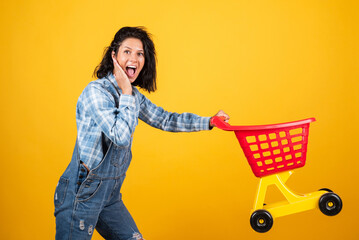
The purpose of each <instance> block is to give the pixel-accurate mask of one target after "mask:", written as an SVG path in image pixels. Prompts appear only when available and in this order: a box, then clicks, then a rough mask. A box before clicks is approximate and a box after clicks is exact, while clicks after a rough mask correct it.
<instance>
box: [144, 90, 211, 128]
mask: <svg viewBox="0 0 359 240" xmlns="http://www.w3.org/2000/svg"><path fill="white" fill-rule="evenodd" d="M138 94H140V112H139V118H140V119H141V120H142V121H144V122H145V123H147V124H149V125H150V126H152V127H155V128H158V129H162V130H164V131H169V132H195V131H201V130H209V129H210V128H209V121H210V117H200V116H198V115H196V114H193V113H182V114H179V113H175V112H167V111H165V110H164V109H163V108H161V107H158V106H156V105H155V104H153V103H152V102H151V101H150V100H148V99H147V98H146V97H145V96H144V95H143V94H141V93H139V92H138Z"/></svg>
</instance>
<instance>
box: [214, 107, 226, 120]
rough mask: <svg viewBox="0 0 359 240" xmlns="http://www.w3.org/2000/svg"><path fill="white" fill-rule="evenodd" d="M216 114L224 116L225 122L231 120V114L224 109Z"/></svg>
mask: <svg viewBox="0 0 359 240" xmlns="http://www.w3.org/2000/svg"><path fill="white" fill-rule="evenodd" d="M215 116H218V117H223V118H224V121H225V122H228V120H229V115H228V114H227V113H225V112H224V111H223V110H219V111H218V113H217V114H216V115H215Z"/></svg>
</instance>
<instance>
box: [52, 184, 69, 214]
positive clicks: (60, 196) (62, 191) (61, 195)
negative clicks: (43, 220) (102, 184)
mask: <svg viewBox="0 0 359 240" xmlns="http://www.w3.org/2000/svg"><path fill="white" fill-rule="evenodd" d="M68 185H69V180H68V179H67V178H64V177H60V180H59V182H58V183H57V187H56V190H55V196H54V204H55V208H57V207H60V206H61V205H62V204H63V203H64V200H65V197H66V191H67V187H68Z"/></svg>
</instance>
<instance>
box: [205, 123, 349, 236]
mask: <svg viewBox="0 0 359 240" xmlns="http://www.w3.org/2000/svg"><path fill="white" fill-rule="evenodd" d="M313 121H315V119H314V118H309V119H305V120H300V121H295V122H288V123H282V124H272V125H261V126H231V125H229V124H228V123H227V122H225V121H223V119H222V118H221V117H213V118H212V119H211V123H212V124H213V125H215V126H216V127H218V128H220V129H222V130H226V131H234V133H235V135H236V137H237V139H238V141H239V144H240V145H241V147H242V149H243V152H244V155H245V156H246V158H247V160H248V163H249V165H250V166H251V168H252V171H253V173H254V175H255V176H256V177H259V178H260V181H259V186H258V190H257V196H256V198H255V202H254V206H253V209H252V213H251V217H250V224H251V226H252V228H253V229H254V230H255V231H257V232H261V233H263V232H267V231H269V230H270V229H271V228H272V226H273V220H274V218H276V217H281V216H285V215H289V214H293V213H298V212H302V211H306V210H310V209H314V208H316V207H319V209H320V211H321V212H322V213H324V214H325V215H328V216H334V215H337V214H338V213H339V212H340V211H341V209H342V205H343V204H342V200H341V199H340V197H339V196H338V195H337V194H335V193H333V192H332V191H331V190H330V189H327V188H322V189H320V190H318V191H317V192H313V193H308V194H297V193H294V192H292V191H291V190H290V189H289V188H288V187H287V186H286V185H285V182H286V181H287V180H288V178H289V177H290V175H291V174H292V173H293V171H292V170H293V169H296V168H300V167H303V166H304V165H305V161H306V153H307V144H308V131H309V124H310V123H311V122H313ZM270 185H275V186H276V187H277V188H278V189H279V190H280V192H281V193H282V194H283V195H284V197H285V198H286V199H287V201H284V202H278V203H274V204H268V205H267V204H265V203H264V199H265V195H266V191H267V187H268V186H270Z"/></svg>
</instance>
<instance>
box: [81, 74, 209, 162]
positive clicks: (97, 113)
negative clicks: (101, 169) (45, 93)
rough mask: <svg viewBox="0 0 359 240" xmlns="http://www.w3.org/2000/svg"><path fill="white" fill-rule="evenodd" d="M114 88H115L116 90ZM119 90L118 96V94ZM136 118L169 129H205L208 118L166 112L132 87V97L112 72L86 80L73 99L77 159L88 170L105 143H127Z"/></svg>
mask: <svg viewBox="0 0 359 240" xmlns="http://www.w3.org/2000/svg"><path fill="white" fill-rule="evenodd" d="M116 89H117V90H116ZM119 93H120V96H119ZM138 118H139V119H141V120H142V121H144V122H145V123H147V124H149V125H150V126H152V127H155V128H158V129H162V130H164V131H170V132H194V131H200V130H209V121H210V117H200V116H198V115H196V114H193V113H182V114H178V113H175V112H167V111H165V110H164V109H163V108H161V107H158V106H156V105H155V104H153V103H152V102H151V101H150V100H148V99H147V98H146V97H145V96H144V95H143V94H141V93H140V92H139V91H138V89H137V88H136V87H133V90H132V96H131V95H125V94H122V91H121V89H120V88H119V87H118V85H117V82H116V79H115V78H114V76H113V75H112V74H110V75H108V76H107V77H106V78H102V79H97V80H95V81H92V82H90V83H89V84H88V85H87V87H86V88H85V89H84V91H83V92H82V94H81V95H80V97H79V99H78V101H77V108H76V123H77V141H78V148H79V155H80V160H81V161H82V162H84V163H85V164H86V165H87V166H88V167H89V168H90V169H92V168H94V167H96V166H97V165H98V164H99V163H100V162H101V160H102V158H103V156H104V149H103V144H104V143H103V134H104V135H105V136H106V137H107V138H105V141H107V144H106V145H107V146H108V145H109V141H112V142H113V143H114V144H116V145H118V146H129V145H130V144H131V142H132V136H133V133H134V131H135V128H136V126H137V125H138Z"/></svg>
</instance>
